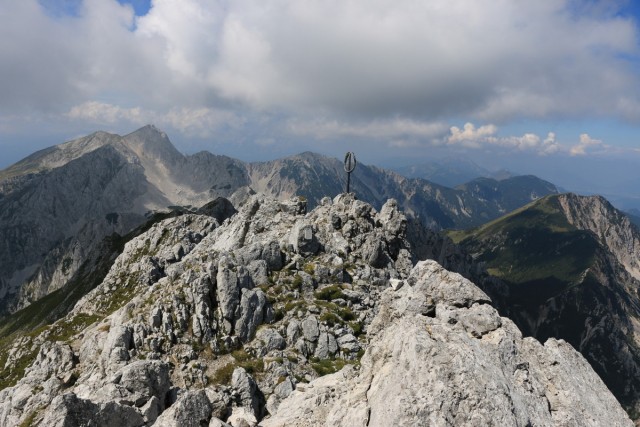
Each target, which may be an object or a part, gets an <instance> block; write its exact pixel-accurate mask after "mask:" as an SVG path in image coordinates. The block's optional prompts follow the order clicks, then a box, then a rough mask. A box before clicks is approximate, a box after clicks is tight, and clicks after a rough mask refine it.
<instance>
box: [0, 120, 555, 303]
mask: <svg viewBox="0 0 640 427" xmlns="http://www.w3.org/2000/svg"><path fill="white" fill-rule="evenodd" d="M344 180H345V173H344V171H343V166H342V163H341V162H340V161H338V160H337V159H335V158H328V157H324V156H321V155H318V154H314V153H302V154H300V155H296V156H292V157H288V158H284V159H279V160H274V161H270V162H262V163H244V162H241V161H239V160H235V159H232V158H229V157H225V156H217V155H214V154H211V153H208V152H200V153H196V154H194V155H190V156H184V155H182V154H181V153H179V152H178V151H177V150H176V149H175V147H174V146H173V145H172V144H171V142H170V141H169V138H168V137H167V135H166V134H165V133H163V132H162V131H160V130H158V129H157V128H155V127H154V126H151V125H150V126H145V127H143V128H141V129H139V130H137V131H135V132H133V133H131V134H128V135H125V136H119V135H114V134H109V133H105V132H96V133H94V134H91V135H89V136H86V137H83V138H79V139H76V140H73V141H70V142H67V143H64V144H61V145H58V146H54V147H51V148H48V149H45V150H42V151H39V152H37V153H34V154H33V155H31V156H29V157H27V158H26V159H24V160H22V161H20V162H18V163H16V164H15V165H12V166H11V167H9V168H7V169H5V170H3V171H0V242H1V243H0V245H1V246H0V259H2V260H3V263H2V264H1V265H0V314H3V313H4V314H6V313H9V312H13V311H15V310H16V309H19V308H22V307H25V306H27V305H28V304H29V303H31V302H33V301H35V300H37V299H39V298H42V297H43V296H45V295H47V294H49V293H51V292H53V291H55V290H57V289H60V288H61V287H62V286H64V284H65V283H67V282H69V281H70V280H72V279H73V278H74V277H75V275H76V274H77V273H78V272H79V270H80V268H81V267H82V265H83V263H84V262H85V261H86V260H87V259H89V258H90V254H91V253H92V251H94V249H95V247H96V246H97V245H98V244H99V243H100V242H101V241H102V239H103V238H105V237H107V236H110V235H112V234H113V233H116V234H117V235H120V236H122V235H124V234H126V233H127V232H129V231H131V230H132V229H133V228H135V227H136V226H139V225H141V224H143V223H144V222H145V221H146V220H147V219H148V218H149V217H150V216H151V215H153V213H155V212H158V211H162V210H166V209H169V208H178V207H180V208H184V209H195V207H197V206H201V205H203V204H204V203H207V202H209V201H210V200H213V199H215V198H216V197H229V196H231V195H232V194H233V193H234V192H235V191H237V190H238V189H240V188H245V187H249V188H251V189H252V191H256V192H259V193H262V194H266V195H270V196H274V197H276V198H281V199H282V198H287V197H291V196H292V195H296V194H297V195H301V196H304V197H306V198H307V200H308V202H309V206H310V207H313V206H316V205H317V204H318V203H319V202H320V200H321V199H322V198H323V197H325V196H329V197H333V196H335V195H337V194H339V193H341V192H342V191H344ZM352 188H353V191H354V192H355V193H356V194H357V196H358V197H359V198H360V199H362V200H365V201H367V202H369V203H371V204H372V205H373V206H375V207H377V208H379V207H380V206H382V204H383V203H384V202H385V201H386V200H387V199H388V198H394V199H396V200H397V201H398V203H399V205H400V206H401V207H402V209H404V211H405V212H407V213H408V214H410V215H412V216H414V217H416V218H418V219H419V220H420V221H421V222H422V223H423V224H425V225H427V226H428V227H431V228H434V229H442V228H466V227H470V226H474V225H479V224H482V223H484V222H486V221H488V220H491V219H494V218H496V217H498V216H500V215H503V214H505V213H507V212H509V211H511V210H513V209H515V208H518V207H520V206H522V205H523V204H525V203H527V202H529V201H531V200H535V199H536V198H539V197H542V196H545V195H547V194H553V193H557V189H556V188H555V187H554V186H553V185H552V184H550V183H548V182H545V181H542V180H540V179H538V178H536V177H533V176H522V177H513V178H509V179H505V180H501V181H496V180H493V179H487V178H482V179H478V180H474V181H471V182H470V183H467V184H465V185H464V186H461V187H459V188H456V189H452V188H448V187H444V186H441V185H437V184H434V183H431V182H429V181H426V180H423V179H419V178H412V179H409V178H405V177H402V176H400V175H398V174H397V173H394V172H392V171H388V170H384V169H381V168H377V167H374V166H367V165H358V167H357V168H356V170H355V171H354V173H353V177H352Z"/></svg>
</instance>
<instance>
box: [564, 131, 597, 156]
mask: <svg viewBox="0 0 640 427" xmlns="http://www.w3.org/2000/svg"><path fill="white" fill-rule="evenodd" d="M598 146H603V144H602V141H600V140H598V139H593V138H591V137H590V136H589V135H587V134H586V133H583V134H581V135H580V143H578V144H577V145H574V146H573V147H571V149H570V150H569V154H571V155H572V156H584V155H585V154H587V150H588V149H590V148H592V147H598Z"/></svg>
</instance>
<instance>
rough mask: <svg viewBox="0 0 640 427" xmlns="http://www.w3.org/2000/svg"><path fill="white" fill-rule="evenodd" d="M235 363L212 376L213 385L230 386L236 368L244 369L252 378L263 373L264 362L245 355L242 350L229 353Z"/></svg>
mask: <svg viewBox="0 0 640 427" xmlns="http://www.w3.org/2000/svg"><path fill="white" fill-rule="evenodd" d="M231 356H232V357H233V358H234V359H235V361H233V362H230V363H227V364H226V365H224V366H223V367H222V368H220V369H218V370H217V371H216V373H215V374H214V376H213V379H212V380H213V383H214V384H231V377H232V376H233V371H234V370H235V369H236V368H244V370H245V371H247V373H249V374H250V375H252V376H254V377H255V376H256V374H260V373H262V372H264V361H263V360H262V358H257V357H254V356H252V355H251V354H249V353H247V352H246V351H245V350H244V349H240V350H236V351H233V352H232V353H231Z"/></svg>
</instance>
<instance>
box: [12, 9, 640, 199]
mask: <svg viewBox="0 0 640 427" xmlns="http://www.w3.org/2000/svg"><path fill="white" fill-rule="evenodd" d="M639 3H640V2H638V1H635V0H536V1H522V0H305V1H300V0H253V1H249V0H2V1H0V168H4V167H7V166H9V165H10V164H12V163H14V162H16V161H18V160H20V159H21V158H23V157H25V156H27V155H28V154H30V153H32V152H34V151H36V150H38V149H42V148H45V147H48V146H51V145H55V144H59V143H62V142H64V141H66V140H70V139H73V138H76V137H79V136H82V135H86V134H89V133H91V132H94V131H97V130H105V131H109V132H113V133H117V134H121V135H124V134H127V133H129V132H132V131H134V130H135V129H137V128H139V127H141V126H144V125H146V124H149V123H152V124H155V125H156V126H157V127H158V128H160V129H162V130H164V131H165V132H166V133H167V134H168V135H169V137H170V139H171V140H172V142H173V143H174V144H175V145H176V147H177V148H178V149H179V150H180V151H182V152H183V153H186V154H190V153H194V152H197V151H201V150H208V151H211V152H213V153H216V154H225V155H230V156H233V157H237V158H240V159H242V160H246V161H256V160H270V159H274V158H277V157H281V156H284V155H290V154H295V153H299V152H302V151H307V150H311V151H315V152H319V153H322V154H327V155H331V156H334V157H339V158H340V157H341V156H342V155H343V153H344V152H345V151H347V150H353V151H355V152H356V154H357V155H358V159H359V160H360V161H363V162H365V163H370V164H378V165H381V166H400V165H406V164H416V163H421V162H428V161H431V160H433V159H437V158H440V157H454V158H455V157H461V158H468V159H471V160H474V161H476V162H477V163H478V164H480V165H481V166H484V167H487V168H493V169H501V168H506V169H510V170H513V171H515V172H518V173H533V174H536V175H539V176H541V177H543V178H545V179H550V180H552V179H553V181H552V182H554V183H556V184H558V185H562V186H564V187H567V188H568V189H571V190H576V191H577V190H579V191H582V192H586V193H588V192H593V193H596V192H602V193H605V192H606V194H611V195H615V193H616V192H617V193H619V194H618V196H620V197H622V198H627V199H634V198H636V199H638V207H640V191H638V188H640V185H639V184H640V167H639V166H640V143H639V138H638V136H639V135H640V28H639V24H640V5H639Z"/></svg>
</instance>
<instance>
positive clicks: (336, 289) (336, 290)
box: [314, 285, 344, 301]
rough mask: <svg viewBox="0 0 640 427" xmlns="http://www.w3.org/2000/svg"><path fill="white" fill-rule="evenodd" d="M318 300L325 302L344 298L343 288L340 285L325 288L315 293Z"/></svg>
mask: <svg viewBox="0 0 640 427" xmlns="http://www.w3.org/2000/svg"><path fill="white" fill-rule="evenodd" d="M314 295H315V297H316V299H319V300H323V301H333V300H334V299H339V298H344V293H343V292H342V288H341V287H340V286H338V285H330V286H325V287H324V288H322V289H320V290H318V291H316V292H315V293H314Z"/></svg>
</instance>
